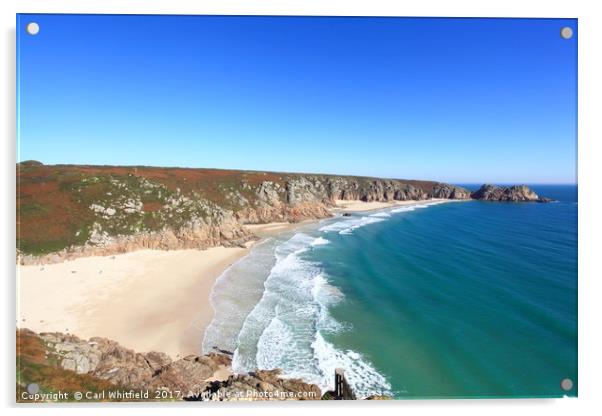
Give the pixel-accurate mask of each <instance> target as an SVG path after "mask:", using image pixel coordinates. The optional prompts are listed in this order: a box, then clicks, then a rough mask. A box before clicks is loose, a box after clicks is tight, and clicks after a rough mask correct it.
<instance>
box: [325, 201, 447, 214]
mask: <svg viewBox="0 0 602 416" xmlns="http://www.w3.org/2000/svg"><path fill="white" fill-rule="evenodd" d="M443 201H448V200H447V199H441V198H432V199H424V200H420V201H391V202H364V201H344V200H340V199H337V200H336V201H335V203H336V208H333V210H336V211H344V212H363V211H374V210H378V209H385V208H393V207H397V206H401V205H416V204H424V203H427V204H428V203H433V202H443Z"/></svg>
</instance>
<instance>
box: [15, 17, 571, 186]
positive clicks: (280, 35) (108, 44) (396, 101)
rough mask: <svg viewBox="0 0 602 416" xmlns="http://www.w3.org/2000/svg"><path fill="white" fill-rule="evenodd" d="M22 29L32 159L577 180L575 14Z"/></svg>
mask: <svg viewBox="0 0 602 416" xmlns="http://www.w3.org/2000/svg"><path fill="white" fill-rule="evenodd" d="M31 21H35V22H37V23H39V26H40V32H39V33H38V34H37V35H35V36H31V35H28V34H27V33H25V26H26V24H27V23H29V22H31ZM563 26H570V27H572V28H573V31H574V33H575V36H574V37H573V38H572V39H570V40H565V39H563V38H562V37H561V36H560V29H561V28H562V27H563ZM17 32H18V36H17V43H18V45H17V51H18V52H17V53H18V63H17V66H18V68H17V71H18V75H17V77H18V89H17V91H18V97H17V98H18V118H19V120H18V135H19V138H18V140H19V143H18V155H17V158H18V160H28V159H35V160H39V161H41V162H44V163H48V164H56V163H77V164H110V165H151V166H186V167H215V168H233V169H252V170H271V171H294V172H316V173H336V174H354V175H366V176H382V177H397V178H415V179H434V180H440V181H446V182H455V183H462V182H478V183H481V182H498V183H508V182H525V183H573V182H575V181H576V112H577V108H576V106H577V102H576V96H577V73H576V71H577V36H576V35H577V21H576V20H575V19H566V20H556V19H523V20H515V19H422V18H310V17H219V16H94V15H20V16H19V17H18V22H17Z"/></svg>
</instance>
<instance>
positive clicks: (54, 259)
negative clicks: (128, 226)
mask: <svg viewBox="0 0 602 416" xmlns="http://www.w3.org/2000/svg"><path fill="white" fill-rule="evenodd" d="M254 239H256V237H255V236H254V235H253V234H252V233H251V232H249V231H248V230H247V229H246V228H245V227H244V226H243V225H242V224H241V223H240V222H239V221H237V220H235V219H234V218H231V219H230V220H229V221H224V222H222V223H221V224H219V225H208V224H206V223H204V222H203V221H202V220H200V219H199V220H197V221H193V222H191V223H190V224H189V225H187V226H184V227H182V228H180V229H179V230H172V229H163V230H161V231H148V232H141V233H137V234H133V235H117V236H111V235H109V234H108V233H106V232H102V231H96V230H95V229H93V233H92V235H91V237H90V239H89V240H88V242H86V244H84V245H81V246H71V247H69V248H66V249H63V250H60V251H57V252H54V253H50V254H47V255H43V256H34V255H28V254H24V253H21V252H19V251H17V263H18V264H22V265H29V264H50V263H60V262H63V261H65V260H73V259H76V258H79V257H88V256H110V255H114V254H122V253H128V252H131V251H136V250H142V249H151V250H177V249H207V248H209V247H217V246H220V245H221V246H225V247H235V246H243V245H244V244H245V243H246V242H248V241H251V240H254Z"/></svg>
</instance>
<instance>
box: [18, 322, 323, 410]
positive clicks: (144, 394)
mask: <svg viewBox="0 0 602 416" xmlns="http://www.w3.org/2000/svg"><path fill="white" fill-rule="evenodd" d="M230 364H231V358H230V357H229V356H227V355H222V354H215V353H210V354H208V355H204V356H198V355H190V356H187V357H184V358H181V359H178V360H172V359H171V358H170V357H169V356H168V355H166V354H164V353H160V352H148V353H137V352H134V351H132V350H130V349H128V348H125V347H123V346H121V345H119V344H118V343H117V342H115V341H111V340H109V339H106V338H99V337H94V338H90V339H89V340H88V341H86V340H82V339H80V338H78V337H76V336H74V335H69V334H62V333H41V334H39V335H38V334H36V333H35V332H33V331H30V330H28V329H20V330H18V331H17V370H18V374H19V376H18V379H17V400H18V401H21V402H28V401H30V400H27V399H26V397H27V395H25V396H24V395H23V393H24V392H25V391H26V389H27V386H28V385H30V384H31V383H35V384H37V385H39V387H40V389H42V390H45V391H53V390H58V389H60V390H63V391H66V392H69V391H71V390H72V393H74V392H82V391H83V392H89V393H90V394H91V395H90V396H89V397H86V396H85V399H87V400H93V401H99V400H111V401H113V400H115V399H114V397H115V394H117V393H118V392H126V391H136V392H137V394H139V396H136V397H137V398H138V400H143V401H154V400H202V401H206V400H215V401H239V400H319V399H320V398H321V392H320V388H319V387H318V386H316V385H315V384H309V383H305V382H304V381H302V380H297V379H286V378H282V377H281V374H280V371H279V370H270V371H256V372H254V373H249V374H236V375H229V376H228V373H230ZM224 373H225V374H226V376H222V374H224ZM226 377H227V379H225V378H226ZM136 397H131V398H130V397H127V396H126V397H120V398H119V400H126V401H127V400H131V399H132V398H133V399H136ZM24 398H25V399H24ZM67 400H68V399H67Z"/></svg>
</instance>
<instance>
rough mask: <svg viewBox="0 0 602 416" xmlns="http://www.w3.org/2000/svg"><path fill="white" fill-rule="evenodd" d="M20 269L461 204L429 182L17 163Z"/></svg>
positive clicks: (239, 240) (235, 241)
mask: <svg viewBox="0 0 602 416" xmlns="http://www.w3.org/2000/svg"><path fill="white" fill-rule="evenodd" d="M17 181H18V189H17V191H18V192H17V249H18V258H19V262H20V263H21V264H32V263H47V262H57V261H62V260H65V259H71V258H75V257H81V256H89V255H108V254H116V253H123V252H128V251H132V250H136V249H141V248H150V249H176V248H201V249H202V248H207V247H212V246H218V245H226V246H228V245H241V244H244V243H245V242H246V241H249V240H251V239H253V238H254V236H253V235H252V234H251V233H250V232H249V231H248V229H247V228H246V227H245V226H244V225H245V224H258V223H267V222H273V221H288V222H298V221H302V220H306V219H318V218H326V217H329V216H331V215H332V214H331V208H333V207H334V206H335V202H336V201H337V200H361V201H366V202H371V201H406V200H416V201H418V200H424V199H428V198H451V199H467V198H469V197H470V193H469V192H468V191H467V190H465V189H463V188H460V187H457V186H453V185H448V184H442V183H438V182H430V181H413V180H396V179H378V178H366V177H352V176H333V175H306V174H292V173H273V172H248V171H229V170H216V169H182V168H151V167H115V166H74V165H43V164H41V163H39V162H33V161H30V162H23V163H19V164H18V165H17Z"/></svg>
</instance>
